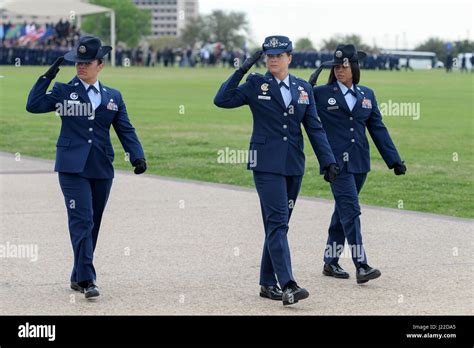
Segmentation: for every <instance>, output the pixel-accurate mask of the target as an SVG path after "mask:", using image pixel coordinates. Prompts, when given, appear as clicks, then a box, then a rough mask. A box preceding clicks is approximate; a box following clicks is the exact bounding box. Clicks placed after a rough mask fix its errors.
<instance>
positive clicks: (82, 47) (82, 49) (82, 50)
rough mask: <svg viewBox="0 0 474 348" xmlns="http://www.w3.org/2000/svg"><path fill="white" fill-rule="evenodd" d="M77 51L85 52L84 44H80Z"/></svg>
mask: <svg viewBox="0 0 474 348" xmlns="http://www.w3.org/2000/svg"><path fill="white" fill-rule="evenodd" d="M77 50H78V51H79V53H81V54H84V53H86V52H87V48H86V46H84V45H80V46H79V48H78V49H77Z"/></svg>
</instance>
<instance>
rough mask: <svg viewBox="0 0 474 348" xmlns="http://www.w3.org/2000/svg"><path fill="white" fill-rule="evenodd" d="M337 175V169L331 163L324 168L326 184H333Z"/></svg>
mask: <svg viewBox="0 0 474 348" xmlns="http://www.w3.org/2000/svg"><path fill="white" fill-rule="evenodd" d="M337 174H339V167H338V166H337V165H336V163H331V164H330V165H328V166H326V167H324V180H326V181H327V182H334V180H336V177H337Z"/></svg>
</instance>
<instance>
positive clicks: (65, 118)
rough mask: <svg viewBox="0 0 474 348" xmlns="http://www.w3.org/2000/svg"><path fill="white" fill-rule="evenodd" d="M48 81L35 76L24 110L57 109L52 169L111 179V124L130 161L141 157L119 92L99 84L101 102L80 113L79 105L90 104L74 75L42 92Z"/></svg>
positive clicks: (139, 148) (49, 81)
mask: <svg viewBox="0 0 474 348" xmlns="http://www.w3.org/2000/svg"><path fill="white" fill-rule="evenodd" d="M50 83H51V79H49V78H46V77H44V76H42V77H40V78H39V79H38V81H37V82H36V84H35V85H34V86H33V88H32V89H31V91H30V94H29V95H28V101H27V104H26V110H27V111H29V112H31V113H46V112H51V111H58V110H59V113H60V116H61V132H60V134H59V137H58V140H57V143H56V164H55V168H54V170H55V171H57V172H65V173H82V174H83V175H84V176H86V177H91V178H104V179H105V178H113V177H114V169H113V165H112V162H113V160H114V149H113V147H112V143H111V142H110V133H109V131H110V125H113V127H114V129H115V132H116V133H117V136H118V138H119V140H120V142H121V143H122V146H123V148H124V149H125V151H126V152H127V153H128V154H129V158H130V162H131V163H133V162H134V161H135V160H136V159H139V158H142V159H144V158H145V155H144V152H143V148H142V146H141V144H140V141H139V140H138V137H137V135H136V133H135V128H134V127H133V126H132V124H131V123H130V120H129V118H128V114H127V109H126V107H125V103H124V101H123V98H122V95H121V94H120V92H119V91H117V90H115V89H112V88H110V87H107V86H104V85H102V84H100V93H101V96H102V102H101V104H100V105H99V106H98V107H97V109H96V110H95V111H94V112H93V113H92V114H91V113H89V112H87V113H86V112H84V109H85V108H83V107H84V106H87V105H89V106H91V104H90V100H89V96H88V95H87V92H86V90H85V88H84V86H83V84H82V83H81V81H80V80H79V78H78V77H77V76H76V77H74V78H73V79H72V80H71V81H70V82H69V83H60V82H56V83H55V84H54V87H53V89H52V90H51V91H49V92H47V93H46V89H47V88H48V86H49V85H50ZM84 103H88V104H84ZM89 111H92V109H89Z"/></svg>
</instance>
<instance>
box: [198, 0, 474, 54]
mask: <svg viewBox="0 0 474 348" xmlns="http://www.w3.org/2000/svg"><path fill="white" fill-rule="evenodd" d="M199 9H200V13H201V14H208V13H210V12H211V11H212V10H214V9H222V10H226V11H242V12H246V13H247V18H248V20H249V22H250V28H251V34H252V37H253V38H254V39H255V40H257V43H258V44H260V43H261V42H262V41H263V39H264V38H265V37H266V36H269V35H274V34H282V35H286V36H289V37H290V39H291V40H292V41H293V42H295V41H296V40H297V39H298V38H301V37H309V38H310V39H311V40H312V41H313V43H314V44H315V45H316V46H319V45H320V44H321V42H322V40H323V39H324V38H328V37H330V36H332V35H334V34H336V33H341V34H348V33H355V34H359V35H361V36H362V38H363V40H364V41H365V42H366V43H368V44H370V45H373V44H374V43H377V45H378V46H379V47H382V48H413V47H414V46H416V45H417V44H419V43H420V42H422V41H424V40H425V39H426V38H428V37H431V36H437V37H440V38H442V39H446V40H461V39H467V38H469V39H470V40H474V37H473V35H474V33H473V22H474V15H473V1H472V0H453V1H447V0H444V1H436V0H431V1H430V0H396V1H394V0H388V1H383V0H355V1H349V0H339V1H334V0H325V1H322V0H237V1H235V0H199Z"/></svg>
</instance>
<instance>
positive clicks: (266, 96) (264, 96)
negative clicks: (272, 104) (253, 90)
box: [258, 95, 272, 100]
mask: <svg viewBox="0 0 474 348" xmlns="http://www.w3.org/2000/svg"><path fill="white" fill-rule="evenodd" d="M258 99H263V100H271V99H272V97H270V96H269V95H259V96H258Z"/></svg>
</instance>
